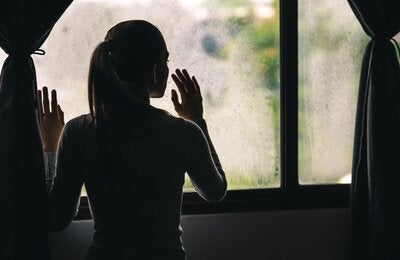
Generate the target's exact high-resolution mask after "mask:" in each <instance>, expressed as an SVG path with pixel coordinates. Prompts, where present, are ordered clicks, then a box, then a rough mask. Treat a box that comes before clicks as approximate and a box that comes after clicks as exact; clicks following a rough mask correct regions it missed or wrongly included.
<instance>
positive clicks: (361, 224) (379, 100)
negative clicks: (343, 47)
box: [348, 0, 400, 259]
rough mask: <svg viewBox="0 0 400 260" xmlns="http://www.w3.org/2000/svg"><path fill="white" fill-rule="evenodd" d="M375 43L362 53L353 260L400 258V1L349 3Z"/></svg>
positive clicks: (353, 189) (356, 0) (351, 0)
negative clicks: (399, 53) (399, 41)
mask: <svg viewBox="0 0 400 260" xmlns="http://www.w3.org/2000/svg"><path fill="white" fill-rule="evenodd" d="M348 2H349V4H350V6H351V8H352V9H353V12H354V13H355V15H356V16H357V18H358V20H359V21H360V23H361V25H362V27H363V28H364V31H365V32H366V33H367V34H368V35H369V36H370V37H371V41H370V42H369V43H368V46H367V48H366V50H365V53H364V59H363V63H362V69H361V79H360V89H359V96H358V105H357V117H356V130H355V137H354V138H355V144H354V157H353V179H352V185H351V196H350V197H351V200H350V206H351V244H350V257H351V259H400V250H399V241H398V237H399V235H400V65H399V61H398V58H397V53H396V52H397V51H398V45H397V44H396V42H395V41H394V40H392V39H391V38H392V37H393V36H395V35H396V34H397V33H398V32H399V31H400V1H399V0H369V1H366V0H348Z"/></svg>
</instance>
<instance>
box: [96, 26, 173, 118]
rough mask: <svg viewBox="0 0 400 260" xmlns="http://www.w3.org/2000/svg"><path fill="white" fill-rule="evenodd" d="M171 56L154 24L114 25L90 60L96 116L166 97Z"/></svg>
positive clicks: (146, 104)
mask: <svg viewBox="0 0 400 260" xmlns="http://www.w3.org/2000/svg"><path fill="white" fill-rule="evenodd" d="M167 59H168V51H167V47H166V44H165V41H164V38H163V36H162V34H161V32H160V31H159V30H158V29H157V27H155V26H154V25H152V24H151V23H149V22H146V21H143V20H131V21H125V22H121V23H119V24H117V25H115V26H114V27H112V28H111V29H110V30H109V31H108V33H107V35H106V37H105V40H104V41H103V42H101V43H100V44H99V45H98V46H97V47H96V49H95V50H94V52H93V55H92V59H91V63H90V69H89V82H88V83H89V84H88V90H89V91H88V92H89V93H88V94H89V105H90V111H91V114H92V116H93V117H95V118H96V117H97V116H98V115H100V114H101V115H103V114H104V112H105V111H110V110H112V109H113V108H114V107H116V106H121V105H126V106H129V105H141V106H148V98H149V97H162V96H163V95H164V92H165V88H166V83H167V78H168V73H169V71H168V66H167Z"/></svg>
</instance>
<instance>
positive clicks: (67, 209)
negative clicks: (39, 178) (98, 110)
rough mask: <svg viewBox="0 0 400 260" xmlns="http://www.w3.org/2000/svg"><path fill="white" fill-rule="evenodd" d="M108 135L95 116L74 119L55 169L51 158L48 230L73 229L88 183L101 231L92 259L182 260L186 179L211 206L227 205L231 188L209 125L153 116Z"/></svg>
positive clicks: (108, 130) (66, 129)
mask: <svg viewBox="0 0 400 260" xmlns="http://www.w3.org/2000/svg"><path fill="white" fill-rule="evenodd" d="M103 129H105V130H104V131H100V132H98V131H97V128H96V126H95V124H94V121H93V120H92V118H91V116H90V115H83V116H80V117H77V118H74V119H72V120H71V121H69V122H68V123H67V124H66V125H65V127H64V130H63V133H62V137H61V140H60V143H59V147H58V151H57V159H56V167H55V170H54V166H52V164H53V162H54V161H55V160H54V158H53V157H52V156H54V154H51V153H46V155H45V162H46V167H47V172H48V180H49V184H50V185H49V189H50V191H49V229H50V230H53V231H57V230H62V229H64V228H65V227H67V226H68V225H69V224H70V223H71V221H72V219H73V218H74V217H75V216H76V214H77V210H78V206H79V198H80V192H81V189H82V185H83V183H84V184H85V187H86V190H87V195H88V200H89V205H90V209H91V214H92V216H93V220H94V229H95V232H94V235H93V243H92V246H91V248H90V250H89V255H92V257H94V256H95V255H96V254H99V255H103V256H104V255H106V254H107V252H108V253H109V252H111V254H113V255H114V258H113V259H122V258H123V257H125V256H127V255H130V256H132V257H141V259H147V258H148V259H184V257H185V252H184V250H183V248H182V242H181V239H180V235H181V233H182V229H181V227H180V224H179V223H180V215H181V203H182V187H183V184H184V174H185V172H187V173H188V175H189V177H190V179H191V181H192V183H193V185H194V187H195V189H196V191H197V192H198V193H199V194H200V196H202V197H203V198H204V199H206V200H208V201H219V200H221V199H222V198H223V197H224V196H225V193H226V187H227V183H226V179H225V174H224V172H223V170H222V167H221V164H220V162H219V159H218V156H217V154H216V152H215V149H214V147H213V145H212V143H211V140H210V138H209V136H208V132H207V126H206V123H205V121H204V120H201V121H199V122H196V123H193V122H191V121H188V120H184V119H182V118H176V117H173V116H170V115H167V114H166V113H162V114H160V113H154V115H147V116H146V117H142V118H141V119H135V120H125V121H124V122H118V123H114V124H113V126H112V127H105V128H103ZM99 140H100V141H99ZM102 249H104V250H103V251H102ZM91 251H93V252H91ZM99 252H102V253H99ZM116 254H120V255H119V257H115V255H116ZM121 254H123V255H124V256H122V255H121ZM89 255H88V258H91V257H90V256H89ZM93 259H100V258H99V257H94V258H93ZM104 259H107V257H106V258H104ZM124 259H125V258H124ZM126 259H131V258H129V257H128V258H126Z"/></svg>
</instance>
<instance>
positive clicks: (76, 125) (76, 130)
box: [64, 114, 94, 135]
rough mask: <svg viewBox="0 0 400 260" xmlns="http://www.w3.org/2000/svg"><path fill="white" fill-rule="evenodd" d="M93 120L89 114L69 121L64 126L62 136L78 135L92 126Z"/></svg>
mask: <svg viewBox="0 0 400 260" xmlns="http://www.w3.org/2000/svg"><path fill="white" fill-rule="evenodd" d="M93 123H94V120H93V118H92V116H91V115H90V114H84V115H80V116H77V117H74V118H72V119H71V120H69V121H68V122H67V123H66V124H65V126H64V134H68V135H79V134H81V133H83V132H84V131H85V130H87V129H88V128H90V126H93Z"/></svg>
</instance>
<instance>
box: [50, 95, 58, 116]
mask: <svg viewBox="0 0 400 260" xmlns="http://www.w3.org/2000/svg"><path fill="white" fill-rule="evenodd" d="M57 106H58V104H57V92H56V91H55V90H54V89H53V90H52V91H51V113H53V114H56V113H57V112H58V109H57Z"/></svg>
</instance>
